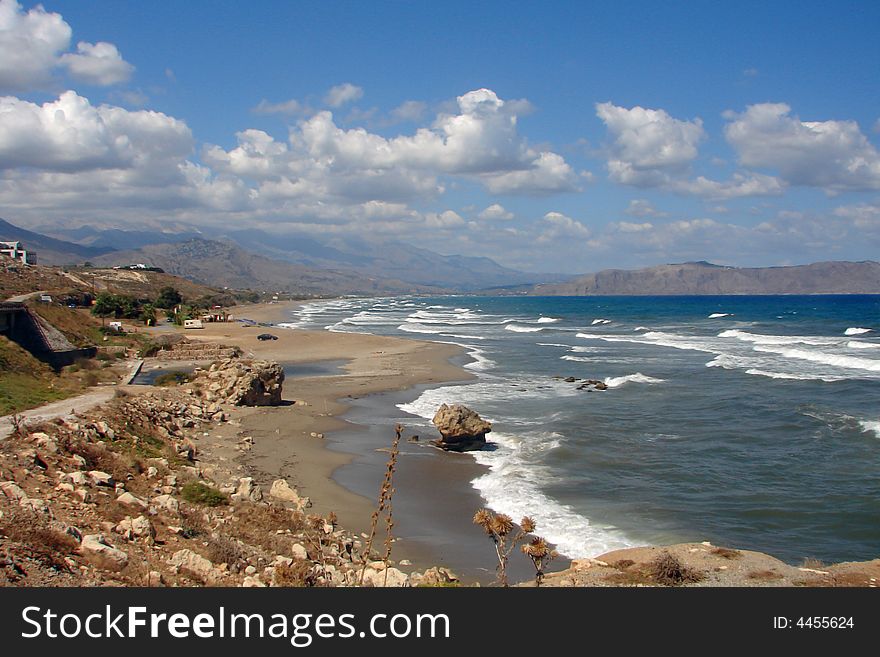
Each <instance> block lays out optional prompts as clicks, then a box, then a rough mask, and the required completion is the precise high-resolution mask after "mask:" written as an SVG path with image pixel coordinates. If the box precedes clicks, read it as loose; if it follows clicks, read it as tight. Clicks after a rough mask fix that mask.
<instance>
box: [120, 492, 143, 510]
mask: <svg viewBox="0 0 880 657" xmlns="http://www.w3.org/2000/svg"><path fill="white" fill-rule="evenodd" d="M116 501H117V502H119V503H120V504H123V505H125V506H131V507H135V508H138V509H146V508H147V507H148V506H149V505H148V504H147V503H146V502H144V501H143V500H142V499H141V498H139V497H136V496H134V495H132V494H131V493H123V494H122V495H120V496H119V497H117V498H116Z"/></svg>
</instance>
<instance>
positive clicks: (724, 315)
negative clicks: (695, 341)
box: [709, 313, 733, 319]
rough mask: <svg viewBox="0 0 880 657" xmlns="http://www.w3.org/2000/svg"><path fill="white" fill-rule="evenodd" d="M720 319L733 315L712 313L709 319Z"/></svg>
mask: <svg viewBox="0 0 880 657" xmlns="http://www.w3.org/2000/svg"><path fill="white" fill-rule="evenodd" d="M722 317H733V313H712V314H711V315H709V319H720V318H722Z"/></svg>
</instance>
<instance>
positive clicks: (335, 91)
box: [324, 82, 364, 107]
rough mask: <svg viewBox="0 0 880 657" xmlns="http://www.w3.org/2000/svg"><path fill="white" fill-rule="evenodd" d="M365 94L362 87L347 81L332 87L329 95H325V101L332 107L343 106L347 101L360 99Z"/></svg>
mask: <svg viewBox="0 0 880 657" xmlns="http://www.w3.org/2000/svg"><path fill="white" fill-rule="evenodd" d="M363 96H364V90H363V89H362V88H361V87H358V86H356V85H353V84H351V83H350V82H345V83H343V84H338V85H336V86H335V87H331V88H330V91H328V92H327V95H326V96H324V102H325V103H327V104H328V105H329V106H330V107H342V106H343V105H345V104H346V103H350V102H353V101H355V100H360V99H361V98H363Z"/></svg>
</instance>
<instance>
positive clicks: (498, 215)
mask: <svg viewBox="0 0 880 657" xmlns="http://www.w3.org/2000/svg"><path fill="white" fill-rule="evenodd" d="M477 217H478V218H480V219H483V220H485V221H499V220H501V221H508V220H510V219H513V213H512V212H508V211H507V210H505V209H504V206H503V205H501V204H499V203H493V204H492V205H490V206H489V207H487V208H486V209H485V210H483V211H482V212H480V214H478V215H477Z"/></svg>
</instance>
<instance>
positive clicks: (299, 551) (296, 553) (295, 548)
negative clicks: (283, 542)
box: [290, 543, 309, 561]
mask: <svg viewBox="0 0 880 657" xmlns="http://www.w3.org/2000/svg"><path fill="white" fill-rule="evenodd" d="M290 554H291V556H293V558H294V559H299V560H300V561H305V560H307V559H308V558H309V553H308V550H306V548H305V547H304V546H303V545H301V544H300V543H294V544H293V545H291V546H290Z"/></svg>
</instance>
